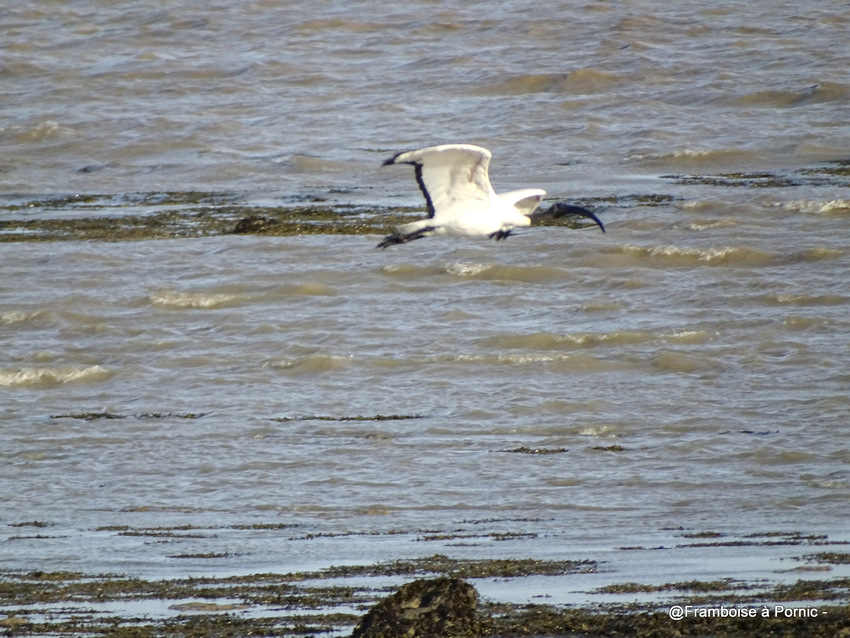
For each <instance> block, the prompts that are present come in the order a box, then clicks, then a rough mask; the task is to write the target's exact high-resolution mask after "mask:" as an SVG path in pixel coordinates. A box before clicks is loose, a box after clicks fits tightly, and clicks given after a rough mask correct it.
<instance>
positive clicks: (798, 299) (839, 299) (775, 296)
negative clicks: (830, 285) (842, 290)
mask: <svg viewBox="0 0 850 638" xmlns="http://www.w3.org/2000/svg"><path fill="white" fill-rule="evenodd" d="M765 300H766V301H767V302H768V303H770V304H775V305H778V306H842V305H844V304H846V303H847V302H848V298H847V297H845V296H843V295H808V294H795V293H770V294H768V295H765Z"/></svg>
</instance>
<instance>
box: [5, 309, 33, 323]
mask: <svg viewBox="0 0 850 638" xmlns="http://www.w3.org/2000/svg"><path fill="white" fill-rule="evenodd" d="M40 315H41V312H40V311H36V312H21V311H20V310H9V311H6V312H0V325H5V326H8V325H12V324H14V323H23V322H24V321H29V320H30V319H35V318H36V317H38V316H40Z"/></svg>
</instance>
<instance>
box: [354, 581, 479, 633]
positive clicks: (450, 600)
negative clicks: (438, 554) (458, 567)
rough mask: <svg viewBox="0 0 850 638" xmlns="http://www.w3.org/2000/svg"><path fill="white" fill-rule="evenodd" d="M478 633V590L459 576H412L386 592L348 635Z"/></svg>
mask: <svg viewBox="0 0 850 638" xmlns="http://www.w3.org/2000/svg"><path fill="white" fill-rule="evenodd" d="M480 635H481V620H480V618H479V617H478V592H477V591H476V590H475V588H474V587H473V586H472V585H470V584H469V583H467V582H465V581H463V580H460V579H459V578H435V579H423V580H415V581H413V582H412V583H407V584H406V585H404V586H402V587H401V588H400V589H399V590H398V591H397V592H396V593H394V594H392V595H390V596H388V597H387V598H385V599H384V600H382V601H381V602H379V603H378V604H377V605H375V606H374V607H373V608H372V609H371V610H369V613H367V614H366V615H365V616H364V617H363V619H362V620H361V621H360V623H359V624H358V625H357V626H356V627H355V628H354V633H352V638H437V637H438V636H439V637H440V638H473V637H477V636H480Z"/></svg>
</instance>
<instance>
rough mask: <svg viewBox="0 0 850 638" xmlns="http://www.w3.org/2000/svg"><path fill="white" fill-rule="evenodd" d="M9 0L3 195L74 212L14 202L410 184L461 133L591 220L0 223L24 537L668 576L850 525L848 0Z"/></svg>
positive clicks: (221, 561)
mask: <svg viewBox="0 0 850 638" xmlns="http://www.w3.org/2000/svg"><path fill="white" fill-rule="evenodd" d="M0 17H2V20H3V22H4V25H5V26H4V31H5V35H4V42H3V44H2V45H0V46H2V48H3V63H2V68H0V75H2V78H3V85H4V92H5V94H6V95H5V97H4V99H3V101H2V104H0V118H2V120H0V144H2V147H3V153H2V157H0V191H2V195H3V197H4V201H6V202H16V203H15V204H14V205H12V204H8V205H7V206H6V207H5V208H4V209H3V211H2V213H0V221H5V220H11V219H27V218H30V217H37V216H41V217H45V216H51V215H58V216H62V215H76V214H79V213H78V212H75V211H68V210H65V209H61V207H59V209H52V208H51V207H49V206H48V207H44V206H35V205H33V206H29V207H27V206H24V207H23V208H21V207H20V205H19V203H20V202H21V201H33V202H35V201H43V200H44V199H45V198H47V197H52V196H57V195H59V196H66V195H69V194H75V193H98V194H116V195H121V194H125V193H137V192H160V191H169V190H171V191H195V190H197V191H205V192H207V191H214V192H226V193H239V194H240V196H244V197H247V198H249V199H252V200H256V201H261V202H265V203H267V204H268V205H270V206H271V205H274V206H279V205H287V204H290V203H292V202H302V201H327V202H330V203H331V204H336V203H342V204H350V203H353V204H357V205H364V204H366V205H369V204H374V205H376V206H377V205H380V206H381V207H390V208H391V207H394V206H408V205H416V204H419V203H420V201H419V199H420V195H419V193H418V190H417V189H416V185H415V183H414V182H413V179H412V176H411V175H410V174H409V171H408V170H405V168H398V167H387V168H383V169H381V168H380V167H379V165H380V162H381V160H382V159H384V158H385V157H386V156H387V155H389V154H391V153H393V152H397V151H399V150H403V149H405V148H412V147H416V146H420V145H427V144H431V143H440V142H454V141H458V142H460V141H462V142H471V143H478V144H482V145H484V146H486V147H488V148H490V149H491V150H492V151H493V153H494V159H493V163H492V170H491V176H492V178H493V181H494V185H495V187H496V189H497V190H507V189H510V188H515V187H522V186H540V187H542V188H546V189H547V190H548V191H549V193H550V195H551V196H552V197H555V198H567V199H573V200H581V201H584V202H588V201H589V202H592V203H593V207H594V208H595V209H596V210H597V211H598V212H599V214H600V216H601V217H602V218H603V220H604V221H605V223H606V227H607V230H608V232H607V233H605V234H602V233H600V232H599V231H598V229H596V228H595V227H593V228H584V229H580V230H574V229H568V228H533V229H530V230H527V231H524V232H522V233H519V232H518V233H516V234H515V235H514V236H512V237H511V238H510V239H508V240H507V241H504V242H499V243H495V242H488V241H475V240H452V239H442V240H441V239H436V238H428V239H423V240H422V241H417V242H413V243H411V244H409V245H405V246H398V247H392V248H390V249H388V250H385V251H378V250H375V248H374V246H375V244H376V243H377V241H378V237H377V236H368V235H367V236H357V235H322V234H318V235H307V236H293V237H268V236H233V235H225V236H218V237H209V238H200V239H171V240H162V241H137V242H113V243H109V242H86V241H67V242H45V243H37V242H10V243H4V244H3V247H2V250H0V272H2V278H0V344H2V348H0V397H2V417H1V419H0V433H2V441H3V443H2V446H0V502H2V515H0V517H1V518H0V523H2V527H0V534H2V536H0V551H2V552H4V554H5V556H4V562H5V564H6V565H8V566H9V567H14V568H21V569H30V568H33V569H35V568H38V569H45V570H49V569H75V570H79V571H84V572H89V573H97V572H105V571H117V572H129V573H139V574H148V575H163V574H165V575H174V574H185V573H202V572H214V573H250V572H252V571H292V570H294V569H299V568H305V567H306V566H322V565H329V564H339V563H344V562H371V561H378V560H387V559H393V558H397V557H404V556H426V555H431V554H434V553H443V554H449V555H457V556H489V557H493V556H495V557H500V556H518V557H535V558H576V559H582V558H588V557H590V558H596V559H601V560H604V561H606V565H607V567H606V568H605V569H606V570H607V571H609V572H611V573H612V575H611V576H610V578H611V579H613V580H626V579H631V580H651V579H660V580H661V581H662V582H663V581H664V580H665V579H666V580H670V579H671V578H676V577H679V576H681V577H682V578H683V579H687V578H688V577H689V576H690V575H697V576H700V577H702V576H711V575H713V574H716V573H717V572H720V573H722V574H723V575H725V576H733V577H734V576H736V575H739V574H741V573H744V572H746V573H747V574H748V575H752V574H756V575H764V574H770V575H772V577H774V578H779V576H777V575H776V574H777V572H778V571H781V570H782V568H783V566H787V563H783V562H782V561H781V560H780V559H783V558H784V559H787V558H788V557H790V556H794V555H799V554H800V553H801V552H803V551H804V550H801V549H800V548H799V547H794V546H792V547H790V548H789V547H784V548H783V549H781V550H770V551H771V552H772V553H769V554H765V553H764V549H763V548H756V549H753V548H749V549H748V548H747V547H744V548H743V549H741V548H740V547H737V548H732V547H730V548H728V549H727V550H723V551H726V552H727V553H722V552H721V551H720V550H718V553H716V554H713V555H712V554H711V553H706V554H705V555H702V554H698V555H695V556H696V557H692V558H691V559H689V560H685V559H683V558H682V557H681V556H680V555H679V554H678V553H676V552H677V550H676V547H677V544H678V543H683V542H685V543H686V544H687V541H683V538H682V537H683V536H684V537H685V538H689V537H692V535H694V534H702V533H705V532H713V533H715V536H713V537H712V538H721V539H722V538H724V537H734V538H742V537H747V535H750V534H759V533H774V532H781V533H783V534H786V535H787V534H792V535H794V534H798V535H805V536H808V535H823V534H826V535H828V537H829V539H830V540H834V541H841V540H847V528H846V516H845V515H844V513H845V512H846V510H847V508H848V505H849V504H850V466H848V464H850V431H849V430H848V415H850V393H848V390H850V373H848V362H850V352H848V339H847V335H848V332H850V320H848V307H850V288H848V284H847V272H848V269H850V253H849V252H848V248H847V246H848V238H850V234H848V220H850V194H848V186H847V183H848V179H847V172H848V164H847V162H846V160H847V159H848V157H850V151H848V148H850V146H848V142H850V106H848V105H850V81H848V78H847V69H848V68H850V56H848V48H847V46H846V34H847V28H848V23H850V12H848V10H847V8H846V7H845V6H844V4H843V3H840V2H820V3H813V4H811V3H810V4H809V5H806V6H802V5H799V3H782V2H780V3H771V5H770V7H769V9H768V8H767V7H766V6H765V7H764V8H763V5H762V4H761V3H750V4H743V5H742V4H740V3H738V4H735V5H727V4H724V3H708V4H706V3H679V4H677V5H671V4H670V3H656V2H637V1H636V2H625V3H607V2H598V3H589V4H581V5H579V4H578V3H549V4H541V3H502V5H500V6H493V5H487V9H486V11H485V10H484V9H483V8H482V5H479V4H475V3H473V4H469V3H454V2H446V3H421V2H392V3H389V2H369V3H362V4H361V3H348V2H328V3H315V2H313V3H276V2H254V3H249V4H246V3H221V4H218V3H206V4H204V5H202V6H199V5H198V4H197V3H192V4H190V3H183V2H168V3H166V2H160V3H157V2H154V3H151V2H144V3H133V2H129V3H119V4H118V5H116V4H114V3H101V2H94V1H88V2H75V3H58V4H57V3H50V4H49V5H41V6H40V5H38V4H36V5H35V6H33V7H24V6H22V7H20V8H14V9H3V10H0ZM123 212H124V211H122V209H121V208H120V207H116V208H114V209H110V210H108V211H107V213H108V214H110V215H115V216H120V215H122V214H123ZM159 528H162V529H164V530H169V533H168V534H164V536H163V537H157V536H156V534H155V532H154V530H156V529H159ZM181 528H183V530H184V532H185V533H176V532H175V530H179V529H181ZM134 530H144V533H140V534H134V533H127V532H128V531H129V532H133V531H134ZM660 546H663V547H666V548H667V549H669V550H670V552H668V553H665V552H657V551H655V552H654V551H645V552H644V553H641V552H640V551H638V550H635V552H633V553H630V552H629V551H626V550H624V549H623V548H626V547H632V548H644V549H645V550H649V549H650V548H653V547H660ZM688 556H692V555H691V554H688ZM539 587H540V589H541V590H542V591H546V592H549V593H550V594H551V592H552V591H555V590H557V591H561V592H563V591H564V590H567V589H571V588H573V587H575V586H574V585H570V584H569V583H566V584H565V583H563V582H561V581H558V582H557V583H555V584H552V583H551V582H548V581H547V582H546V583H543V584H540V585H539ZM494 595H505V596H508V594H505V593H504V592H502V594H498V593H496V594H494Z"/></svg>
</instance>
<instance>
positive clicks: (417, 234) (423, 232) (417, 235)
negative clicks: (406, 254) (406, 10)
mask: <svg viewBox="0 0 850 638" xmlns="http://www.w3.org/2000/svg"><path fill="white" fill-rule="evenodd" d="M433 232H434V226H425V228H420V229H419V230H415V231H413V232H412V233H407V234H406V235H402V234H401V233H399V232H395V233H393V234H392V235H387V236H386V237H384V239H383V240H382V241H381V243H379V244H378V245H377V246H375V248H386V247H387V246H394V245H395V244H406V243H407V242H409V241H413V240H414V239H421V238H422V237H426V236H427V235H430V234H431V233H433Z"/></svg>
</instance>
